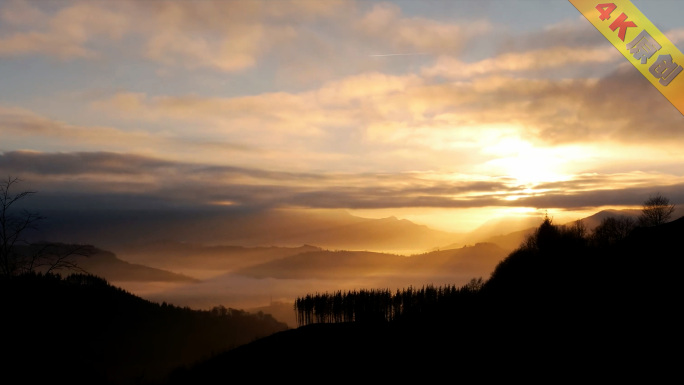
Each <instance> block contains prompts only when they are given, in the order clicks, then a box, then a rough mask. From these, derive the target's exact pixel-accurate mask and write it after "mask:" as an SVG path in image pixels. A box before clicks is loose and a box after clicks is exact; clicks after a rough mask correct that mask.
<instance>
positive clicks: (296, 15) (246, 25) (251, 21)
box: [0, 0, 349, 72]
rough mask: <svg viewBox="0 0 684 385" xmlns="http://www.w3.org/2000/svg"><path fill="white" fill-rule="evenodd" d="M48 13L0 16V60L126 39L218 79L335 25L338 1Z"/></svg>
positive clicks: (124, 4) (174, 4)
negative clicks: (303, 31) (306, 32)
mask: <svg viewBox="0 0 684 385" xmlns="http://www.w3.org/2000/svg"><path fill="white" fill-rule="evenodd" d="M56 4H58V5H59V6H60V7H59V8H58V9H57V10H55V11H53V12H52V13H48V12H47V11H43V10H42V9H41V8H48V7H42V6H45V4H39V5H35V6H34V4H31V3H28V2H18V1H14V2H10V3H8V4H5V6H3V7H2V9H0V12H2V17H3V20H5V21H9V23H10V24H11V26H12V27H13V28H8V29H7V32H5V33H4V34H1V35H0V56H18V55H28V54H42V55H48V56H56V57H59V58H61V59H77V58H93V57H96V56H98V55H101V54H103V53H104V51H105V48H104V47H105V44H106V43H107V42H109V41H118V40H121V39H122V38H123V37H125V36H130V37H133V38H135V39H137V40H138V41H140V42H141V43H142V44H141V46H140V47H139V49H140V50H141V51H142V54H143V55H144V56H145V57H146V58H148V59H150V60H152V61H154V62H158V63H161V64H163V65H165V66H169V67H172V68H173V67H182V68H188V69H198V68H211V69H214V70H217V71H223V72H236V71H242V70H245V69H247V68H250V67H253V66H254V65H255V63H256V61H257V59H258V58H259V57H260V56H261V55H263V54H264V52H266V51H268V50H269V49H270V48H271V47H273V46H275V45H278V44H283V43H284V42H287V41H289V40H292V39H294V38H296V36H297V25H298V23H299V22H302V21H311V20H316V19H318V18H334V17H335V16H337V15H339V13H338V11H339V10H340V9H344V8H347V7H349V4H348V3H346V2H342V1H326V2H323V3H320V4H317V3H314V2H311V1H298V0H293V1H278V2H269V1H211V2H210V1H201V2H192V3H189V2H184V1H152V2H147V1H133V0H122V1H116V2H88V1H69V2H63V3H56Z"/></svg>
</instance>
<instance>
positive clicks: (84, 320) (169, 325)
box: [0, 274, 287, 385]
mask: <svg viewBox="0 0 684 385" xmlns="http://www.w3.org/2000/svg"><path fill="white" fill-rule="evenodd" d="M0 292H1V293H2V297H0V308H2V310H3V313H2V314H3V315H2V317H1V318H0V330H2V331H3V332H4V333H5V334H4V336H3V337H2V349H3V351H4V354H3V356H4V359H3V363H2V374H0V377H2V379H3V380H5V381H3V382H4V383H26V384H46V383H63V384H112V385H119V384H121V385H123V384H152V383H158V382H163V380H164V379H165V376H166V375H167V374H168V373H169V372H170V371H171V370H172V369H173V368H175V367H177V366H182V365H190V364H193V363H195V362H197V361H199V360H202V359H206V358H208V357H210V356H211V355H212V354H215V353H218V352H221V351H225V350H227V349H230V348H234V347H236V346H239V345H241V344H244V343H248V342H251V341H253V340H255V339H256V338H259V337H265V336H267V335H270V334H272V333H275V332H278V331H282V330H285V329H287V327H286V325H285V324H283V323H280V322H278V321H276V320H275V319H273V318H272V317H270V316H268V315H264V314H248V313H245V312H243V311H240V310H233V309H216V311H196V310H191V309H188V308H180V307H175V306H172V305H167V304H157V303H153V302H149V301H146V300H143V299H141V298H139V297H136V296H134V295H132V294H130V293H127V292H125V291H123V290H121V289H119V288H117V287H114V286H112V285H109V284H108V283H107V282H106V281H105V280H103V279H101V278H98V277H95V276H90V275H71V276H69V277H67V278H64V279H62V278H60V277H59V276H53V275H47V276H44V275H36V274H29V275H23V276H18V277H12V278H7V277H5V278H0ZM9 379H15V380H16V381H17V382H7V380H9Z"/></svg>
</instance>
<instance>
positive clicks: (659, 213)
mask: <svg viewBox="0 0 684 385" xmlns="http://www.w3.org/2000/svg"><path fill="white" fill-rule="evenodd" d="M674 210H675V205H674V204H670V200H669V199H668V198H666V197H664V196H663V195H661V194H660V193H656V194H655V195H651V196H650V197H649V198H648V199H646V201H644V203H643V208H642V209H641V215H640V216H639V224H640V225H641V226H658V225H662V224H663V223H666V222H667V221H668V220H669V219H670V217H671V216H672V213H673V212H674Z"/></svg>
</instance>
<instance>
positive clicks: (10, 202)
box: [0, 176, 94, 276]
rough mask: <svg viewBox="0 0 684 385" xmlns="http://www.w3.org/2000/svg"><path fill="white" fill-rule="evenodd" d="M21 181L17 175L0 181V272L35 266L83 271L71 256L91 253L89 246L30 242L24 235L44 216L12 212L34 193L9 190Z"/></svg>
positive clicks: (18, 271)
mask: <svg viewBox="0 0 684 385" xmlns="http://www.w3.org/2000/svg"><path fill="white" fill-rule="evenodd" d="M20 182H21V180H20V179H19V178H16V177H15V178H12V177H11V176H8V177H7V179H6V180H3V181H2V182H0V275H2V276H14V275H18V274H22V273H28V272H33V271H36V270H42V271H44V272H45V273H52V272H55V271H59V270H63V269H68V270H77V271H80V272H85V271H84V270H83V269H81V268H80V267H79V266H78V265H77V264H76V262H75V261H74V259H73V257H75V256H77V255H81V256H89V255H91V254H93V253H94V248H93V247H92V246H88V245H65V244H56V243H49V242H43V243H34V244H31V243H29V242H28V241H27V240H26V239H24V234H25V232H26V231H27V230H29V229H34V228H35V227H36V224H37V223H38V222H39V221H41V220H42V219H44V217H42V216H40V215H39V214H37V213H34V212H31V211H28V210H25V209H24V210H21V211H20V212H15V210H14V209H15V208H16V206H17V203H18V202H19V201H21V200H22V199H24V198H27V197H29V196H31V195H33V194H35V193H36V192H35V191H21V192H18V193H12V191H11V190H12V188H13V187H15V186H16V185H17V184H18V183H20Z"/></svg>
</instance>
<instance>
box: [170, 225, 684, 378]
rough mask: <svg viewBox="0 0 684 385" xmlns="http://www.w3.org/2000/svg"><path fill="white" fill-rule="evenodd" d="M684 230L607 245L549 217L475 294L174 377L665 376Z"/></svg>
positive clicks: (280, 341) (671, 359) (264, 347)
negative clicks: (256, 370)
mask: <svg viewBox="0 0 684 385" xmlns="http://www.w3.org/2000/svg"><path fill="white" fill-rule="evenodd" d="M683 235H684V219H679V220H677V221H674V222H671V223H669V224H666V225H662V226H658V227H656V228H644V229H637V230H635V231H634V232H633V233H632V234H631V235H630V236H629V237H628V238H627V239H626V240H624V242H623V243H619V244H617V245H614V246H611V247H598V246H593V245H592V243H591V242H590V241H589V240H588V239H584V238H581V237H576V236H573V235H572V234H568V233H566V232H564V230H562V229H561V228H560V227H556V226H554V225H552V224H550V223H549V224H547V226H545V225H542V226H540V227H539V228H538V229H537V230H536V239H535V242H534V243H533V244H531V245H532V246H529V247H521V248H520V249H518V250H516V251H515V252H513V253H511V254H510V255H509V256H508V257H507V258H505V259H504V260H503V261H502V262H501V263H500V264H499V265H498V266H497V267H496V269H495V271H494V273H493V274H492V276H491V277H490V278H489V280H487V281H486V282H485V283H484V286H483V287H482V288H481V289H480V290H478V291H477V294H476V297H474V298H475V300H473V301H467V302H463V303H460V304H459V305H458V306H453V305H452V306H453V307H452V308H449V309H447V310H446V311H441V312H438V313H425V314H423V315H420V316H414V317H411V318H403V319H398V320H395V321H391V322H380V323H372V324H368V323H338V324H311V325H308V326H302V327H299V328H298V329H294V330H289V331H286V332H284V333H277V334H274V335H272V336H270V337H267V338H264V339H261V340H258V341H255V342H253V343H250V344H248V345H244V346H241V347H239V348H237V349H234V350H231V351H228V352H225V353H223V354H221V355H218V356H216V357H214V358H213V359H211V360H208V361H206V362H204V363H202V364H200V365H198V366H197V367H194V368H191V369H189V370H187V371H182V372H180V371H179V372H176V373H175V376H174V377H173V381H172V383H174V384H190V383H192V384H203V383H217V382H216V379H220V378H223V376H224V374H225V373H237V372H241V368H246V367H262V368H264V371H262V372H260V375H259V378H261V379H263V380H267V381H268V380H278V379H282V378H285V377H286V376H289V375H293V374H295V375H301V376H304V377H303V378H309V379H314V378H319V379H321V378H327V379H335V380H336V381H361V382H367V381H362V380H370V381H376V380H378V381H384V382H394V381H402V382H406V381H414V380H420V381H421V382H429V381H431V380H442V381H443V379H444V378H450V379H453V380H455V381H456V380H463V381H470V380H476V381H490V382H491V381H504V380H505V381H507V382H510V381H513V380H523V381H526V382H529V381H535V382H542V381H543V382H544V383H548V382H554V383H555V382H563V381H582V382H584V381H587V379H591V380H594V381H598V382H604V381H610V382H623V381H627V380H629V381H630V382H633V381H637V382H649V383H657V382H664V381H665V380H666V379H667V378H669V377H672V378H674V377H677V376H679V371H678V367H679V365H680V364H679V361H680V356H679V355H678V354H677V353H673V349H676V348H675V347H677V346H681V343H682V342H683V341H682V325H683V324H684V323H682V321H684V319H683V318H682V316H681V315H680V314H679V313H680V307H681V303H682V299H683V296H682V293H683V292H682V279H681V273H682V264H683V262H682V255H681V252H680V250H681V245H680V239H681V238H682V236H683ZM435 314H436V315H435ZM242 372H243V373H244V370H242ZM300 378H302V377H300Z"/></svg>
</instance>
